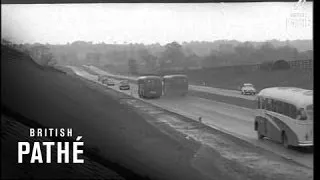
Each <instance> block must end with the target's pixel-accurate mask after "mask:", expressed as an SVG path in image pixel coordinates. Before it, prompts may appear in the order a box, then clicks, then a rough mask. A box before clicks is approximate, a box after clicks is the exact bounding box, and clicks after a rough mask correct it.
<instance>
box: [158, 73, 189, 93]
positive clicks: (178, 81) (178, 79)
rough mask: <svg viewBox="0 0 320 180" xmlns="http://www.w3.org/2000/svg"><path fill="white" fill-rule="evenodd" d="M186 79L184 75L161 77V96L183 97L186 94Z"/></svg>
mask: <svg viewBox="0 0 320 180" xmlns="http://www.w3.org/2000/svg"><path fill="white" fill-rule="evenodd" d="M188 86H189V84H188V77H187V76H186V75H181V74H177V75H166V76H164V77H163V94H164V95H179V96H185V95H186V94H187V93H188Z"/></svg>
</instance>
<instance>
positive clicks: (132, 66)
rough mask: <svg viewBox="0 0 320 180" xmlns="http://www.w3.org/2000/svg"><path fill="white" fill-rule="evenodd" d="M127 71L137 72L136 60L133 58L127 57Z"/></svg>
mask: <svg viewBox="0 0 320 180" xmlns="http://www.w3.org/2000/svg"><path fill="white" fill-rule="evenodd" d="M128 66H129V71H130V73H131V74H137V73H138V66H137V60H135V59H132V58H131V59H129V61H128Z"/></svg>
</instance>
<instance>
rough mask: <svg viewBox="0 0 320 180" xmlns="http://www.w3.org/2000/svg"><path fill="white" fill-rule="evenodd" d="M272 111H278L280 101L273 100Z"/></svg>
mask: <svg viewBox="0 0 320 180" xmlns="http://www.w3.org/2000/svg"><path fill="white" fill-rule="evenodd" d="M272 111H273V112H278V101H276V100H272Z"/></svg>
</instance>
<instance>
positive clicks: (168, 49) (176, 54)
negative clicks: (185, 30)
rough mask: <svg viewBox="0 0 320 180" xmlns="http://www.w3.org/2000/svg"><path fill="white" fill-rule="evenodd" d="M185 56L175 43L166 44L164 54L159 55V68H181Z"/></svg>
mask: <svg viewBox="0 0 320 180" xmlns="http://www.w3.org/2000/svg"><path fill="white" fill-rule="evenodd" d="M184 59H185V55H184V53H183V52H182V46H181V45H180V44H179V43H177V42H172V43H168V44H166V45H165V50H164V52H162V53H161V57H160V67H161V68H169V67H170V68H171V67H183V63H184Z"/></svg>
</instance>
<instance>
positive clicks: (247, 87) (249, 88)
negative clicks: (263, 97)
mask: <svg viewBox="0 0 320 180" xmlns="http://www.w3.org/2000/svg"><path fill="white" fill-rule="evenodd" d="M240 90H241V94H243V95H247V94H249V95H255V94H256V93H257V92H256V89H255V88H254V86H253V85H252V84H250V83H244V84H243V85H242V87H241V88H240Z"/></svg>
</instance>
